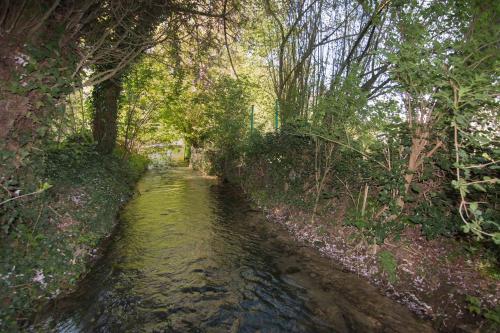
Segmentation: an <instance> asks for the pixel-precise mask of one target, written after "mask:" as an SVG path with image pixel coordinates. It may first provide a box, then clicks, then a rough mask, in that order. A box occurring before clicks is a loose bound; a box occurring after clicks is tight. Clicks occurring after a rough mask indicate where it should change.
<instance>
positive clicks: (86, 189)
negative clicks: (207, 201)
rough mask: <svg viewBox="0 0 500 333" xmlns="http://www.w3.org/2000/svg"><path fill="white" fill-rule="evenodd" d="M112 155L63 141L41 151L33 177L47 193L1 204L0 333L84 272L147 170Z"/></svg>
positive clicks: (24, 320)
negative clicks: (36, 173)
mask: <svg viewBox="0 0 500 333" xmlns="http://www.w3.org/2000/svg"><path fill="white" fill-rule="evenodd" d="M80 141H81V140H80ZM120 156H121V154H120V152H116V153H115V154H113V155H110V156H101V155H99V154H98V153H97V152H96V151H95V149H94V146H93V145H92V144H91V143H85V142H84V143H82V142H76V141H75V142H72V141H71V140H68V141H67V142H65V143H63V144H59V145H54V146H53V147H46V149H45V152H44V156H43V158H41V159H40V162H39V163H43V167H39V168H38V169H39V170H43V172H41V174H40V175H38V176H40V177H42V178H43V179H44V180H45V181H46V183H47V184H50V185H51V187H50V188H48V189H47V190H45V191H43V192H42V193H40V194H38V195H34V196H31V197H29V198H23V199H19V200H14V201H11V202H9V205H10V207H7V208H8V209H9V211H6V213H5V214H3V215H2V218H9V221H8V222H9V223H8V228H3V230H2V232H1V236H0V237H1V245H0V247H1V248H0V253H1V255H0V260H1V262H0V295H1V299H0V331H4V332H7V331H17V330H19V329H21V328H22V327H24V326H26V325H27V324H28V323H29V322H30V321H31V320H32V319H33V316H34V314H35V313H37V312H39V311H40V310H41V309H42V308H43V306H44V305H45V304H46V303H47V301H48V300H50V299H52V298H55V297H56V296H58V295H60V294H61V293H64V292H67V291H69V290H71V289H72V287H74V285H75V283H76V282H77V280H78V279H79V277H81V276H82V275H83V274H84V273H85V272H86V270H87V269H88V267H89V265H88V264H89V261H90V260H91V259H92V257H94V256H95V255H96V253H97V247H98V246H99V243H100V242H101V241H102V240H103V239H104V238H105V237H106V236H108V235H109V234H110V233H111V231H112V230H113V227H114V225H115V216H116V214H117V212H118V210H119V208H120V207H121V206H122V205H123V203H124V202H125V201H126V200H127V198H128V197H129V196H130V195H131V194H132V193H133V186H134V184H135V182H136V180H137V179H138V178H139V176H140V175H141V174H142V172H143V171H144V170H145V167H146V164H147V159H146V158H144V157H142V156H139V155H132V156H130V157H129V158H128V159H127V160H123V159H122V158H121V157H120ZM3 208H4V209H7V208H6V207H3ZM9 212H10V214H7V213H9ZM3 225H4V226H5V225H7V224H5V223H4V224H3Z"/></svg>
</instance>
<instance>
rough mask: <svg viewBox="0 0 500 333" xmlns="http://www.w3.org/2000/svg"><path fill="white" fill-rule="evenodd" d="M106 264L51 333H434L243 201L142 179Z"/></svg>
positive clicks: (180, 171) (157, 177) (210, 182)
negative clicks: (298, 242)
mask: <svg viewBox="0 0 500 333" xmlns="http://www.w3.org/2000/svg"><path fill="white" fill-rule="evenodd" d="M137 190H138V195H137V196H136V197H135V198H134V199H132V200H131V201H130V202H129V203H128V204H127V206H126V207H125V208H124V210H123V212H122V214H121V216H120V219H121V223H120V225H119V226H118V228H117V231H116V234H115V235H114V236H113V239H112V241H111V242H110V244H109V247H108V249H107V250H106V252H105V254H104V256H103V257H102V258H101V259H100V260H99V261H98V262H97V264H96V265H95V267H94V268H93V269H92V271H91V273H90V274H89V275H88V276H87V277H86V278H85V279H84V280H82V281H81V283H80V284H79V286H78V289H77V290H76V292H75V293H73V294H72V295H70V296H69V297H66V298H64V299H62V300H59V301H58V302H57V303H56V304H55V305H54V306H53V309H51V310H50V311H49V312H50V313H49V316H50V321H51V322H52V324H51V325H52V326H51V330H53V331H55V332H287V333H288V332H432V329H431V327H430V326H429V324H428V323H426V322H424V321H421V320H419V319H417V318H416V317H415V316H414V315H413V314H412V313H410V312H409V311H408V310H407V309H406V308H405V307H404V306H402V305H399V304H397V303H395V302H393V301H391V300H390V299H388V298H386V297H384V296H382V295H381V294H380V293H379V292H378V291H377V290H376V289H375V288H374V287H372V286H371V285H370V284H368V282H366V281H364V280H362V279H361V278H358V277H357V276H356V275H353V274H350V273H347V272H343V271H342V270H341V269H340V268H339V267H337V266H335V264H334V263H333V262H332V261H331V260H329V259H327V258H323V257H321V256H320V255H319V254H318V253H317V252H316V251H314V250H313V249H310V248H308V247H305V246H303V245H300V244H297V243H296V242H295V241H293V240H292V238H291V236H290V235H288V234H287V232H286V231H285V230H283V229H282V228H281V227H280V226H278V225H275V224H273V223H271V222H268V221H266V219H265V217H264V216H263V215H262V212H258V211H255V210H252V209H251V208H250V205H249V204H248V202H247V201H246V200H245V198H244V197H243V195H242V194H241V193H240V192H241V191H240V190H238V189H236V188H234V187H232V186H230V185H226V184H221V183H220V182H219V181H218V180H217V179H215V178H210V177H204V176H202V175H200V174H199V173H197V172H195V171H192V170H190V169H189V168H187V167H175V168H171V169H165V170H150V171H148V172H147V173H146V174H145V175H144V177H143V178H142V179H141V181H140V182H139V184H138V185H137Z"/></svg>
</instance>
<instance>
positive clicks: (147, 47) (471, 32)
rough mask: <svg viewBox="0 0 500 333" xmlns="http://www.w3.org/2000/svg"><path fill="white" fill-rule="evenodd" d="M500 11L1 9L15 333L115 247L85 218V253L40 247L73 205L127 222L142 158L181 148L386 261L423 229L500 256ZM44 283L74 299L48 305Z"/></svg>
mask: <svg viewBox="0 0 500 333" xmlns="http://www.w3.org/2000/svg"><path fill="white" fill-rule="evenodd" d="M499 14H500V3H499V2H498V1H494V0H487V1H479V0H446V1H441V0H431V1H423V0H422V1H419V0H411V1H400V0H381V1H378V0H377V1H355V0H352V1H351V0H347V1H344V0H342V1H340V0H306V1H304V0H286V1H277V0H255V1H244V2H243V1H242V2H240V1H236V0H231V1H226V0H221V1H181V0H179V1H162V0H153V1H149V0H148V1H129V0H107V1H97V0H84V1H63V2H61V1H22V2H16V1H13V2H9V1H7V2H2V4H0V43H2V47H1V50H0V57H1V59H0V81H1V85H0V161H1V164H0V176H1V178H0V186H1V189H0V214H1V216H0V226H1V230H2V236H1V240H2V246H3V247H4V248H5V251H4V250H2V271H1V272H0V274H2V275H1V277H0V280H1V281H0V282H2V283H3V285H2V288H3V289H5V293H4V292H2V294H5V295H7V294H9V292H10V294H16V293H17V295H21V296H19V297H11V296H8V297H6V298H5V299H2V300H0V301H1V302H2V303H3V304H6V306H5V308H6V309H7V310H5V311H4V310H3V309H2V317H3V318H8V323H9V325H11V324H12V323H13V321H15V320H17V321H18V322H19V323H22V322H24V321H25V319H28V318H26V317H25V315H26V313H29V311H27V307H29V306H31V304H32V303H31V300H33V299H35V298H38V297H45V298H46V297H51V296H50V295H54V294H55V291H56V290H57V288H58V286H59V285H60V284H67V281H66V280H68V279H75V278H76V275H77V274H78V273H80V272H82V271H83V269H76V270H74V271H75V272H76V273H72V274H73V275H74V276H73V275H72V277H71V278H70V277H67V276H66V277H62V276H64V274H65V273H64V270H65V269H66V268H65V267H66V266H64V265H65V264H63V263H60V262H59V261H58V262H57V263H56V262H54V263H50V262H48V263H45V262H44V261H43V258H42V257H44V256H46V255H47V253H49V252H50V253H52V257H55V256H56V254H55V252H54V251H57V249H59V251H66V250H67V251H73V250H74V251H76V250H75V249H76V248H77V247H78V246H80V247H81V246H85V247H89V248H90V247H95V246H96V244H95V243H96V242H95V240H96V239H100V238H102V237H103V235H104V234H105V233H106V232H108V231H109V228H110V227H109V225H105V223H103V224H102V225H101V223H100V222H99V223H97V222H96V223H94V222H95V219H96V218H97V219H100V218H101V217H99V216H101V215H102V214H101V213H102V212H101V213H98V214H97V217H96V218H95V217H89V216H81V217H76V216H71V219H75V220H78V219H80V220H81V221H87V222H88V223H91V224H92V223H93V224H94V225H90V226H89V227H88V228H87V227H83V224H76V223H75V225H77V227H76V229H75V231H74V237H76V238H82V237H83V240H82V241H81V242H76V243H74V244H73V243H71V242H70V243H68V244H73V245H74V246H73V245H72V246H73V248H72V249H69V248H68V246H70V245H68V244H66V243H65V244H62V243H64V242H66V241H67V238H65V237H66V236H64V237H63V236H61V237H62V238H58V237H59V236H60V235H59V234H58V232H54V234H53V235H51V236H47V235H46V234H44V233H42V232H41V231H40V232H38V231H37V230H41V227H42V226H44V227H45V226H48V228H52V229H54V228H56V229H57V228H58V227H57V226H54V225H52V224H51V219H52V218H54V216H58V217H59V219H60V220H61V221H64V220H65V219H67V218H66V217H65V216H66V215H64V214H66V208H67V207H66V208H65V206H64V205H62V206H61V207H60V208H57V207H53V206H51V205H53V204H55V203H54V200H56V199H55V198H56V197H57V196H59V195H61V193H63V194H64V193H66V192H65V191H68V193H70V194H71V193H72V192H71V189H70V188H71V187H75V188H80V187H82V188H84V189H85V190H83V191H84V192H85V193H87V192H92V193H88V195H89V196H90V199H89V200H90V201H89V202H93V200H94V201H96V202H97V201H99V200H101V199H100V198H101V197H102V196H105V193H111V194H112V195H111V196H110V197H109V200H111V201H113V203H112V206H113V207H115V208H117V207H118V206H119V202H118V201H119V198H121V196H122V195H124V193H126V192H127V190H129V188H128V187H126V188H124V187H123V184H118V185H117V184H116V183H120V182H119V181H118V180H119V179H120V178H119V177H121V176H120V175H122V174H124V175H125V176H123V177H125V178H126V179H128V180H133V179H136V178H137V174H135V173H136V172H137V170H142V169H143V166H144V165H143V163H142V162H137V161H138V160H137V158H138V157H137V155H136V153H137V152H141V151H144V149H146V148H147V147H148V146H152V145H154V144H158V143H172V142H174V141H177V140H182V141H183V142H184V144H185V145H186V147H187V148H188V150H189V149H190V148H193V149H194V150H195V151H199V150H204V151H205V152H206V154H207V155H208V156H209V160H210V167H211V172H215V173H217V174H219V175H221V176H224V177H226V178H227V179H229V180H233V181H235V182H239V183H240V184H241V185H242V186H243V187H244V188H245V189H247V190H248V191H249V192H251V194H252V196H253V198H254V199H256V201H258V202H259V203H261V204H262V205H263V206H271V205H277V204H289V205H293V206H294V207H300V208H301V209H303V210H305V211H307V212H308V213H309V214H310V216H311V223H315V217H316V216H321V215H328V214H329V213H332V212H342V214H340V213H339V214H337V215H336V216H337V217H338V218H339V219H340V220H341V223H343V224H345V225H349V226H354V227H355V228H357V229H358V232H359V234H360V235H363V237H367V238H368V239H369V241H370V242H372V243H375V244H383V243H384V241H385V240H386V239H387V238H389V237H393V236H395V235H399V234H400V233H401V232H402V230H404V229H405V228H408V227H412V226H413V227H414V226H418V227H419V230H420V232H421V234H422V235H424V236H425V237H426V238H427V239H436V238H437V239H439V237H448V238H453V239H455V240H457V241H460V242H463V243H464V244H468V245H467V246H469V245H470V244H473V245H472V246H474V247H476V246H477V247H479V248H481V249H482V251H484V252H488V253H497V254H498V248H499V247H498V245H499V244H500V225H499V222H498V221H500V207H499V195H500V183H499V179H498V169H499V167H500V166H499V159H500V147H499V142H500V140H499V139H500V130H499V126H498V125H499V113H498V111H499V105H498V102H499V96H498V91H499V81H498V74H499V73H498V69H499V62H498V51H497V50H498V46H499V45H498V44H499V38H500V29H499V26H500V25H499V24H498V22H499ZM136 162H137V163H138V164H137V163H136ZM134 165H135V166H134ZM129 168H131V170H136V171H134V172H132V171H130V169H129ZM81 172H82V173H81ZM130 172H132V173H133V174H131V173H130ZM69 180H72V181H74V183H71V184H69V183H68V182H69ZM115 180H116V181H115ZM91 187H93V188H95V191H91V190H90V188H91ZM71 195H72V194H71ZM56 201H57V200H56ZM102 207H103V206H99V207H95V210H97V211H100V209H101V208H102ZM89 209H90V208H89ZM113 212H114V211H113ZM106 218H109V216H108V215H106ZM61 221H60V222H61ZM93 221H94V222H93ZM61 223H63V222H61ZM56 229H54V230H56ZM59 229H61V228H59ZM59 229H57V230H59ZM103 230H104V231H103ZM59 231H60V230H59ZM60 232H63V231H60ZM71 237H73V236H71ZM71 237H70V238H71ZM71 239H73V238H71ZM82 244H83V245H82ZM65 249H66V250H65ZM25 253H30V255H28V256H25V259H22V257H23V256H24V254H25ZM49 257H50V256H49ZM59 259H61V258H59ZM379 259H380V263H381V265H382V266H384V267H385V268H384V269H385V270H386V271H387V272H388V274H389V275H390V278H391V279H393V278H394V277H393V275H392V273H390V272H391V271H392V270H393V269H394V265H395V262H394V260H392V257H390V256H389V255H388V254H386V253H385V252H382V253H381V254H380V256H379ZM61 260H62V259H61ZM492 262H493V264H492V265H493V266H495V265H498V262H495V259H492ZM80 264H81V265H84V263H83V262H82V263H80ZM82 267H83V266H82ZM42 271H43V272H45V273H43V274H49V273H48V272H49V271H50V274H52V278H53V281H59V282H60V281H63V282H60V283H59V282H54V284H53V285H51V284H50V283H49V282H47V283H49V285H48V286H49V287H48V288H46V289H44V290H41V289H40V288H39V287H40V286H42V283H41V282H40V281H41V280H40V274H42V273H39V272H42ZM23 274H24V277H22V276H23ZM30 274H31V275H30ZM33 274H35V275H33ZM37 276H38V277H37ZM44 276H45V275H44ZM30 281H31V282H33V281H35V282H36V283H38V284H35V286H36V288H35V287H33V288H32V289H30V287H28V288H27V289H24V284H29V283H30ZM43 281H44V283H45V282H46V281H45V280H43ZM51 281H52V280H51ZM68 281H69V280H68ZM31 284H34V283H31ZM17 288H21V289H20V290H22V291H17ZM49 294H50V295H49ZM27 299H29V301H26V300H27ZM14 319H15V320H14ZM5 323H6V321H5V320H4V319H2V322H1V324H0V327H1V325H5ZM12 325H14V324H12Z"/></svg>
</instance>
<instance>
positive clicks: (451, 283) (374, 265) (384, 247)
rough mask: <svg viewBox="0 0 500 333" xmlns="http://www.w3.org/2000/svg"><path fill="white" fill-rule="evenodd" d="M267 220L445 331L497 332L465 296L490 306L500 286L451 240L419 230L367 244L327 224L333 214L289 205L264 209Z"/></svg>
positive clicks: (349, 229)
mask: <svg viewBox="0 0 500 333" xmlns="http://www.w3.org/2000/svg"><path fill="white" fill-rule="evenodd" d="M265 212H266V217H267V219H268V220H269V221H272V222H274V223H279V224H281V225H283V226H284V227H285V228H286V229H287V230H288V231H289V232H290V234H292V235H293V237H294V239H296V240H297V241H298V242H301V243H304V244H307V245H308V246H310V247H313V248H315V249H317V250H318V251H319V252H320V253H321V254H322V255H324V256H326V257H329V258H331V259H333V260H334V261H335V262H337V263H339V264H340V265H341V266H342V267H343V268H344V269H345V270H347V271H349V272H353V273H356V274H357V275H359V276H361V277H364V278H366V279H367V280H369V281H370V282H371V283H372V284H373V285H375V286H376V287H377V288H379V290H380V291H381V292H382V293H384V294H385V295H386V296H388V297H390V298H391V299H394V300H396V301H398V302H399V303H401V304H404V305H406V306H407V307H408V308H409V309H410V310H411V311H412V312H414V313H416V314H417V315H419V316H420V317H422V318H425V319H428V320H431V321H432V324H433V326H434V327H435V328H436V329H438V330H440V331H444V332H476V331H477V330H478V329H479V330H480V331H484V332H496V330H497V329H498V327H499V326H497V325H496V324H495V323H494V321H492V320H485V318H483V317H481V316H479V315H474V314H473V313H471V311H470V307H471V304H470V300H469V297H470V296H472V297H475V298H477V299H479V300H481V302H482V304H483V306H487V307H490V308H494V307H495V306H497V305H498V302H499V299H500V284H499V282H498V281H497V280H494V279H492V278H490V277H488V276H485V275H483V274H481V273H480V272H478V271H477V269H476V264H475V262H474V259H478V258H473V257H471V258H468V259H465V258H463V257H462V256H461V254H462V253H460V252H461V251H462V250H461V245H459V244H456V242H454V241H451V240H448V241H446V240H442V239H440V240H435V241H428V240H426V239H425V238H423V237H422V236H421V235H420V231H419V230H418V228H414V229H407V230H405V232H404V233H403V234H402V235H401V238H400V239H399V240H396V239H392V240H388V239H386V241H385V242H384V244H381V245H376V244H368V242H367V241H366V240H365V239H362V238H359V237H356V236H355V235H356V229H355V228H354V227H350V226H343V225H342V224H341V223H340V222H332V218H333V216H322V217H317V218H316V219H315V222H314V223H311V215H310V214H308V213H304V212H302V211H300V210H297V209H293V208H291V207H286V206H281V207H274V208H268V209H265ZM387 252H389V253H391V254H392V255H393V256H394V258H395V260H396V267H395V269H394V271H393V272H390V271H389V270H390V269H388V268H384V264H383V263H382V262H381V261H383V259H382V260H381V255H380V254H381V253H387Z"/></svg>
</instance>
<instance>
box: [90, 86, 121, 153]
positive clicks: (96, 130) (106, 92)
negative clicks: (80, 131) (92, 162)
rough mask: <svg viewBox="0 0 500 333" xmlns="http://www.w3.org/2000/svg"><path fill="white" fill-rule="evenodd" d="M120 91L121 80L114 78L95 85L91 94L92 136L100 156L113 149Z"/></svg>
mask: <svg viewBox="0 0 500 333" xmlns="http://www.w3.org/2000/svg"><path fill="white" fill-rule="evenodd" d="M121 89H122V85H121V79H120V77H115V78H113V79H110V80H107V81H104V82H102V83H99V84H97V85H96V86H94V91H93V92H92V104H93V107H94V119H93V124H92V125H93V128H92V134H93V136H94V140H95V141H96V142H97V150H98V151H99V152H100V153H102V154H110V153H111V152H113V149H114V148H115V144H116V135H117V118H118V103H119V97H120V92H121Z"/></svg>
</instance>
